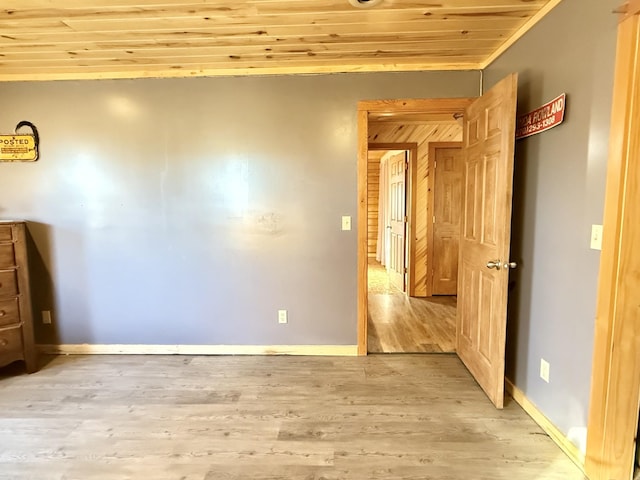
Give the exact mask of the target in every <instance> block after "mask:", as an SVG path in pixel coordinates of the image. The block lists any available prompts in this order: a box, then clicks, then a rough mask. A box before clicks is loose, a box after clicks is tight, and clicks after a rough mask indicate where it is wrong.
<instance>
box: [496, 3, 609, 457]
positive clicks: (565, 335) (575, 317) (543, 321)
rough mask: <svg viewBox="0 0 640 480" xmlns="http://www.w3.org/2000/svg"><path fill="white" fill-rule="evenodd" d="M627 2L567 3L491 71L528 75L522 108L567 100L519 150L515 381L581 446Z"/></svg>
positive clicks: (510, 372)
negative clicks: (551, 125)
mask: <svg viewBox="0 0 640 480" xmlns="http://www.w3.org/2000/svg"><path fill="white" fill-rule="evenodd" d="M619 3H620V2H618V1H617V0H606V1H602V0H564V1H563V2H562V3H561V4H560V5H559V6H558V7H556V9H554V10H553V11H552V12H551V13H550V14H549V15H548V16H547V17H546V18H545V19H543V20H542V21H541V22H540V23H539V24H538V25H537V26H536V27H535V28H534V29H533V30H532V31H531V32H529V33H528V34H527V35H526V36H525V37H524V38H522V39H521V40H520V41H519V42H518V43H516V44H515V45H514V46H513V47H512V48H511V49H509V50H508V51H507V52H506V53H505V54H504V55H503V56H502V57H500V58H499V59H498V60H497V61H496V62H495V63H494V64H493V65H491V66H490V67H489V68H488V69H487V71H486V81H487V84H488V85H489V86H490V85H492V84H494V83H495V82H496V81H498V80H499V79H500V78H502V77H503V76H504V75H506V74H507V73H509V72H519V73H520V81H519V95H518V97H519V98H518V102H519V106H518V110H519V112H520V113H526V112H528V111H530V110H532V109H534V108H536V107H538V106H540V105H542V104H543V103H545V102H547V101H549V100H551V99H553V98H555V97H556V96H557V95H559V94H560V93H563V92H566V93H567V96H568V100H567V115H566V120H565V123H564V124H563V125H561V126H559V127H556V128H555V129H553V130H551V131H548V132H546V133H543V134H540V135H537V136H534V137H531V138H529V139H525V140H521V141H519V142H518V143H517V145H516V172H515V179H514V210H513V212H514V220H513V244H512V252H513V254H512V258H514V259H516V260H518V262H519V263H520V267H519V268H518V270H516V271H515V272H514V277H513V278H514V288H513V290H512V292H511V295H510V305H509V307H510V318H509V326H508V342H507V376H508V377H509V378H510V379H511V380H512V381H513V382H514V383H515V384H516V386H517V387H519V388H520V389H521V390H523V391H524V392H525V394H526V395H527V397H528V398H529V399H530V400H532V401H533V402H534V403H535V404H536V405H537V406H538V407H539V408H540V410H541V411H542V412H543V413H544V414H545V415H546V416H547V417H548V418H549V419H550V420H551V421H552V422H553V423H554V424H555V425H556V426H558V427H559V428H560V429H561V430H562V431H563V432H564V433H565V434H567V435H568V436H569V437H570V438H571V439H572V440H573V441H574V442H575V443H576V444H578V445H579V446H580V447H582V448H584V441H585V434H586V425H587V417H588V408H589V393H590V392H589V390H590V387H591V360H592V352H593V333H594V318H595V305H596V291H597V279H598V268H599V259H600V255H599V254H600V252H598V251H594V250H590V248H589V240H590V233H591V225H592V224H601V223H602V215H603V205H604V188H605V174H606V162H607V148H608V135H609V121H610V113H611V112H610V110H611V96H612V89H613V69H614V60H615V45H616V25H617V18H616V16H615V15H612V14H611V12H612V10H613V9H614V7H616V6H618V4H619ZM541 358H544V359H545V360H547V361H548V362H550V364H551V368H550V383H549V384H546V383H545V382H543V381H542V380H541V379H540V377H539V370H540V359H541Z"/></svg>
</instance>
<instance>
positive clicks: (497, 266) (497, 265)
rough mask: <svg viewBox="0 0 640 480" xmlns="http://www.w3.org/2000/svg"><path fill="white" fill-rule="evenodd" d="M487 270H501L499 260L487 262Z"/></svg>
mask: <svg viewBox="0 0 640 480" xmlns="http://www.w3.org/2000/svg"><path fill="white" fill-rule="evenodd" d="M487 268H495V269H496V270H500V269H501V268H502V262H501V261H500V260H494V261H493V262H487Z"/></svg>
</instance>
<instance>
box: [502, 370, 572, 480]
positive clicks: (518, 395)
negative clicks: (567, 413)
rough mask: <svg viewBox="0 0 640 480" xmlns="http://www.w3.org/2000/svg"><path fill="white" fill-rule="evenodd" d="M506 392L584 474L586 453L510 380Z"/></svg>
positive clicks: (506, 381)
mask: <svg viewBox="0 0 640 480" xmlns="http://www.w3.org/2000/svg"><path fill="white" fill-rule="evenodd" d="M505 386H506V391H507V393H508V394H509V395H511V397H513V399H514V400H515V401H516V403H517V404H518V405H520V406H521V407H522V409H523V410H524V411H525V412H527V414H528V415H529V416H530V417H531V418H532V419H533V421H534V422H536V423H537V424H538V425H539V426H540V428H542V430H544V431H545V433H546V434H547V435H549V437H551V440H553V441H554V442H555V443H556V445H558V446H559V447H560V448H561V449H562V451H563V452H564V453H565V454H566V455H567V456H568V457H569V458H570V459H571V460H572V461H573V463H575V464H576V465H577V466H578V468H580V470H581V471H582V473H585V472H584V453H582V451H580V449H579V448H578V447H576V446H575V445H574V444H573V443H572V442H571V441H570V440H569V439H568V438H567V437H566V435H564V434H563V433H562V432H561V431H560V430H559V429H558V427H556V426H555V425H554V424H553V423H551V421H550V420H549V419H548V418H547V417H545V415H544V414H543V413H542V412H541V411H540V410H538V407H536V406H535V405H534V404H533V402H531V400H529V399H528V398H527V396H526V395H525V394H524V392H523V391H522V390H520V389H519V388H518V387H516V386H515V385H514V384H513V383H511V381H510V380H509V379H505Z"/></svg>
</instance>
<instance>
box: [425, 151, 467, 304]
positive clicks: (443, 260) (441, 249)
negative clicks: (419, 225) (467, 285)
mask: <svg viewBox="0 0 640 480" xmlns="http://www.w3.org/2000/svg"><path fill="white" fill-rule="evenodd" d="M433 154H434V156H435V163H434V165H435V169H434V177H435V178H434V195H433V212H434V219H433V243H432V248H433V255H432V256H431V258H432V259H433V260H432V262H431V275H432V278H433V283H432V289H431V293H432V295H456V293H457V290H458V246H459V243H460V223H461V217H462V160H463V159H462V148H460V147H436V148H434V150H433Z"/></svg>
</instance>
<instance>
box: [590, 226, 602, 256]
mask: <svg viewBox="0 0 640 480" xmlns="http://www.w3.org/2000/svg"><path fill="white" fill-rule="evenodd" d="M591 249H592V250H602V225H591Z"/></svg>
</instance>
